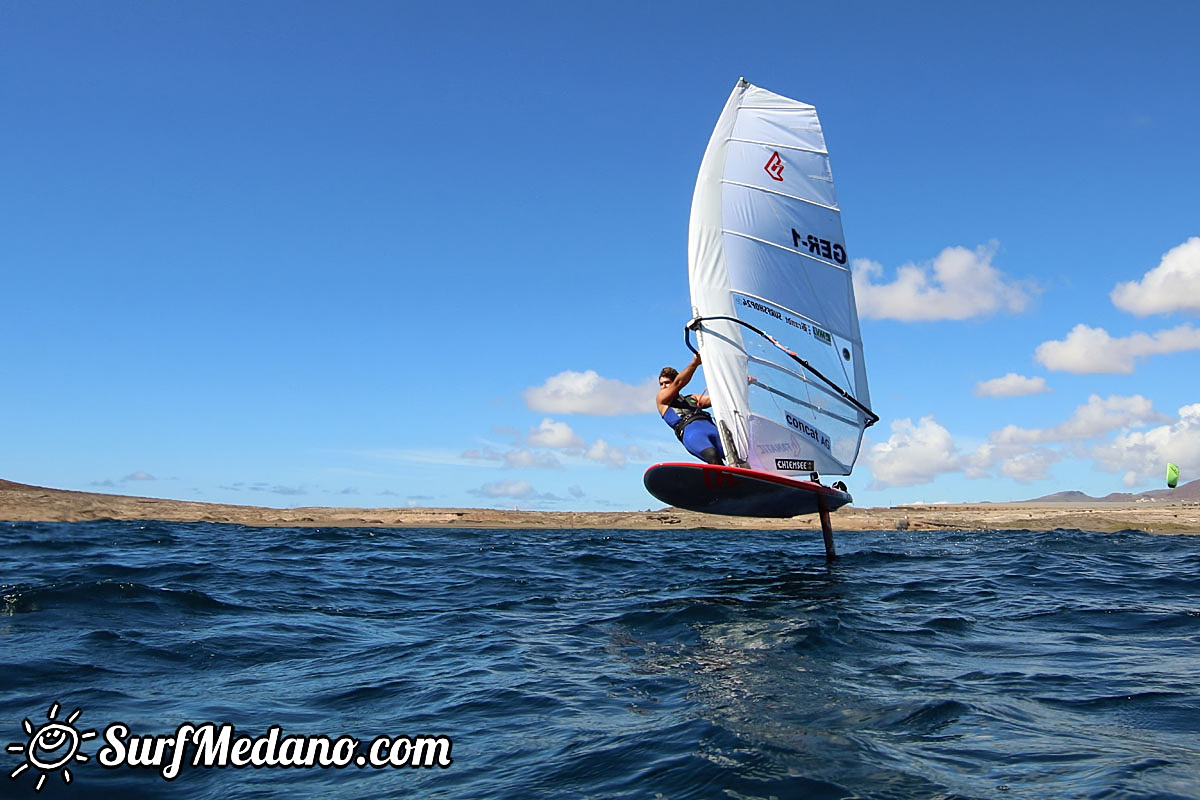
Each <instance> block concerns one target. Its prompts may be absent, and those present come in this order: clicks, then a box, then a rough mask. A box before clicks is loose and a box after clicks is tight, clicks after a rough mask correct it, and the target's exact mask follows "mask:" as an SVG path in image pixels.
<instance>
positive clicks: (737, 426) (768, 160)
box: [688, 80, 878, 477]
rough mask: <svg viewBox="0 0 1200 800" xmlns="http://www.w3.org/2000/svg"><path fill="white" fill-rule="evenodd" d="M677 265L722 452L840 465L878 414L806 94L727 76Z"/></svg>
mask: <svg viewBox="0 0 1200 800" xmlns="http://www.w3.org/2000/svg"><path fill="white" fill-rule="evenodd" d="M688 273H689V279H690V283H691V299H692V313H693V316H694V317H696V318H697V319H698V320H699V326H698V329H697V330H698V333H697V340H698V342H699V347H700V353H701V357H702V359H703V362H704V374H705V377H706V378H707V380H708V389H709V393H710V395H711V397H712V406H713V408H712V410H713V416H714V417H715V418H716V420H717V424H718V427H719V428H720V429H721V431H722V437H723V440H724V442H725V449H726V451H727V452H726V463H728V464H731V465H743V466H749V467H750V468H751V469H756V470H761V471H764V472H771V473H776V474H780V475H792V476H795V475H796V474H797V473H802V474H804V477H807V473H809V472H812V471H816V472H819V473H822V474H831V475H848V474H850V470H851V469H852V468H853V466H854V461H855V459H856V458H857V457H858V452H859V448H860V446H861V444H862V432H863V429H864V428H865V427H867V426H868V425H870V424H871V423H873V422H875V421H876V419H878V418H877V417H875V415H874V414H873V413H871V412H870V411H869V407H870V398H869V395H868V391H867V374H866V369H865V365H864V361H863V350H862V336H861V334H860V332H859V325H858V311H857V309H856V308H855V305H854V291H853V285H852V282H851V276H850V269H849V257H848V255H847V252H846V245H845V242H844V240H843V237H842V221H841V212H840V211H839V209H838V204H837V195H836V193H835V192H834V188H833V179H832V175H831V173H830V170H829V155H828V153H827V151H826V149H825V137H824V135H823V134H822V133H821V124H820V122H819V121H818V119H817V112H816V109H815V108H814V107H813V106H810V105H807V104H805V103H800V102H797V101H795V100H789V99H788V98H786V97H781V96H780V95H777V94H774V93H772V92H769V91H767V90H765V89H761V88H759V87H757V86H753V85H751V84H749V83H747V82H746V81H744V80H743V81H739V82H738V85H737V86H736V87H734V90H733V93H732V94H731V95H730V96H729V100H728V102H727V103H726V104H725V109H724V111H722V113H721V117H720V119H719V120H718V121H717V126H716V129H715V130H714V131H713V135H712V138H711V139H710V141H709V143H708V148H707V150H705V153H704V159H703V161H702V162H701V165H700V174H699V177H698V178H697V181H696V191H695V195H694V196H693V198H692V213H691V222H690V229H689V235H688ZM722 318H724V319H722ZM759 331H761V332H762V333H765V334H767V335H768V336H770V337H772V338H773V339H774V340H775V342H777V343H778V346H777V345H776V344H774V343H772V342H771V341H769V340H768V339H766V338H764V337H763V336H761V335H760V334H759ZM785 348H786V350H787V351H791V353H792V355H789V353H788V352H785ZM801 360H802V361H803V362H805V363H804V364H801V363H800V361H801ZM731 449H732V450H733V451H735V453H736V454H735V453H731V452H729V451H730V450H731Z"/></svg>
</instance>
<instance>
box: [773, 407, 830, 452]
mask: <svg viewBox="0 0 1200 800" xmlns="http://www.w3.org/2000/svg"><path fill="white" fill-rule="evenodd" d="M783 418H784V419H786V420H787V424H788V425H791V426H792V427H793V428H795V429H796V430H798V431H800V433H802V434H804V435H805V436H807V437H808V438H809V439H812V440H813V441H814V442H816V443H817V444H819V445H820V446H821V447H823V448H824V449H826V450H828V449H829V448H830V446H831V445H832V442H831V441H830V439H829V435H828V434H826V433H824V432H823V431H821V430H819V429H817V428H815V427H813V426H812V425H809V424H808V423H807V422H805V421H804V420H802V419H800V418H799V417H795V416H793V415H792V414H790V413H785V414H784V415H783Z"/></svg>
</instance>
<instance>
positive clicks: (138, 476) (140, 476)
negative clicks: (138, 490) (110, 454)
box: [121, 470, 158, 481]
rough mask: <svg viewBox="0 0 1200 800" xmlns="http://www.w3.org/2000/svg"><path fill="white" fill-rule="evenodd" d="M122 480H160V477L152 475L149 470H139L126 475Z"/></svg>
mask: <svg viewBox="0 0 1200 800" xmlns="http://www.w3.org/2000/svg"><path fill="white" fill-rule="evenodd" d="M121 480H123V481H153V480H158V479H157V478H155V477H154V476H153V475H151V474H150V473H148V472H142V471H140V470H139V471H137V472H134V473H133V474H131V475H126V476H125V477H124V478H122V479H121Z"/></svg>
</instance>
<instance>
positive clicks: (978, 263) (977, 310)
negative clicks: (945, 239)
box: [854, 243, 1037, 322]
mask: <svg viewBox="0 0 1200 800" xmlns="http://www.w3.org/2000/svg"><path fill="white" fill-rule="evenodd" d="M995 251H996V246H995V244H994V243H993V244H991V245H988V246H986V247H977V248H975V249H974V250H968V249H967V248H965V247H947V248H946V249H945V250H943V251H942V252H941V253H939V254H938V256H937V258H935V259H934V260H933V261H932V262H930V263H928V264H920V265H918V264H905V265H904V266H902V267H900V268H899V269H897V270H896V280H894V281H893V282H891V283H880V284H875V283H872V282H871V278H872V277H873V276H881V275H882V274H883V266H882V265H880V264H877V263H875V262H873V261H868V260H866V259H858V260H856V261H855V262H854V295H855V298H856V301H857V304H858V313H859V316H861V317H863V318H864V319H896V320H900V321H902V322H917V321H931V320H943V319H952V320H962V319H969V318H971V317H979V316H986V315H988V314H993V313H995V312H997V311H1009V312H1020V311H1024V310H1025V308H1026V307H1027V306H1028V305H1029V302H1030V299H1031V296H1032V294H1033V293H1034V292H1035V291H1037V289H1036V286H1035V285H1034V284H1033V283H1032V282H1028V281H1013V280H1010V279H1009V278H1007V277H1006V276H1005V275H1004V273H1002V272H1000V271H999V270H998V269H996V268H995V267H993V266H992V257H993V256H994V255H995Z"/></svg>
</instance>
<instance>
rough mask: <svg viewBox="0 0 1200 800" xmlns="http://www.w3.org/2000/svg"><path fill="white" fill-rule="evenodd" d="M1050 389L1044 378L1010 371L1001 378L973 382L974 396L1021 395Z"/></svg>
mask: <svg viewBox="0 0 1200 800" xmlns="http://www.w3.org/2000/svg"><path fill="white" fill-rule="evenodd" d="M1048 391H1050V387H1048V386H1047V385H1046V379H1045V378H1026V377H1025V376H1024V375H1018V374H1017V373H1015V372H1010V373H1008V374H1007V375H1005V376H1004V377H1003V378H992V379H991V380H987V381H980V382H979V383H977V384H975V396H976V397H1021V396H1023V395H1027V394H1042V393H1044V392H1048Z"/></svg>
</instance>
